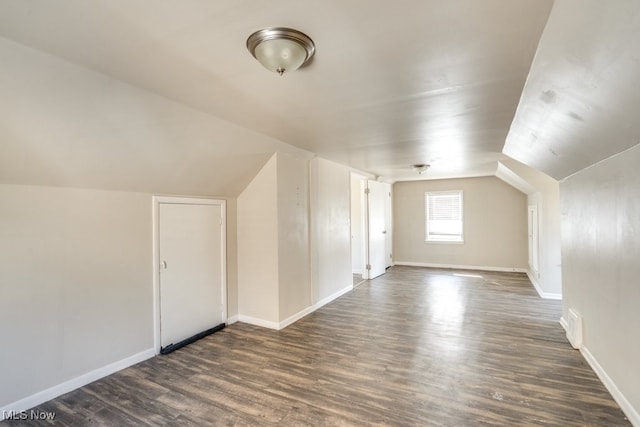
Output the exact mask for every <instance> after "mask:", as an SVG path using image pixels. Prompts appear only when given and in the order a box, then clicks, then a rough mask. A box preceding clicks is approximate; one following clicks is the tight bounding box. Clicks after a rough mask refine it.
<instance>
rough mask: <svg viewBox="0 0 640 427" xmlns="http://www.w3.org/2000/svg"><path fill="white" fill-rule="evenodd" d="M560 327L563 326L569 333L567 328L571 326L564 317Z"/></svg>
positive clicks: (561, 319)
mask: <svg viewBox="0 0 640 427" xmlns="http://www.w3.org/2000/svg"><path fill="white" fill-rule="evenodd" d="M560 326H562V329H564V331H565V332H567V328H568V327H569V324H568V323H567V320H566V319H565V318H564V317H561V318H560Z"/></svg>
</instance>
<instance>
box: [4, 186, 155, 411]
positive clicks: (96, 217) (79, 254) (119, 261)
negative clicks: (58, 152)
mask: <svg viewBox="0 0 640 427" xmlns="http://www.w3.org/2000/svg"><path fill="white" fill-rule="evenodd" d="M0 199H2V203H0V260H1V262H2V268H0V301H2V309H1V310H0V336H1V337H2V350H1V351H0V378H1V379H2V380H1V381H0V408H2V407H5V406H6V405H9V404H11V403H14V402H17V401H19V400H20V399H24V398H27V397H29V396H31V395H33V394H35V393H37V392H41V391H43V390H46V389H48V388H50V387H54V386H56V385H58V384H61V383H63V382H65V381H69V380H72V379H74V378H76V377H78V376H81V375H83V374H86V373H88V372H90V371H93V370H96V369H99V368H102V367H104V366H106V365H109V364H111V363H113V362H115V361H119V360H122V359H125V358H127V357H130V356H133V355H136V354H138V353H140V352H144V351H147V350H151V349H152V347H153V285H152V264H151V263H152V228H151V221H152V215H151V209H152V204H151V196H150V195H146V194H140V193H121V192H109V191H97V190H80V189H69V188H49V187H35V186H19V185H0ZM152 354H153V353H152Z"/></svg>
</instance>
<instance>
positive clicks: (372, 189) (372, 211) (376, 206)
mask: <svg viewBox="0 0 640 427" xmlns="http://www.w3.org/2000/svg"><path fill="white" fill-rule="evenodd" d="M367 187H368V193H367V222H368V224H367V225H368V227H367V231H368V233H367V234H368V238H367V240H368V242H367V248H368V250H367V252H368V266H367V267H368V272H369V274H368V278H369V279H373V278H375V277H378V276H380V275H381V274H384V272H385V270H386V266H387V265H386V253H387V239H386V233H387V230H386V225H385V203H386V197H388V195H387V193H388V191H387V187H386V185H385V184H384V183H382V182H378V181H367Z"/></svg>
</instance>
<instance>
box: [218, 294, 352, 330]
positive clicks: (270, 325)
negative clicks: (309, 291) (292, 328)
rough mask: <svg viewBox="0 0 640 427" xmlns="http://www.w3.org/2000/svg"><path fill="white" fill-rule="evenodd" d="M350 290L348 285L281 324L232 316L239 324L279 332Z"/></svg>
mask: <svg viewBox="0 0 640 427" xmlns="http://www.w3.org/2000/svg"><path fill="white" fill-rule="evenodd" d="M351 290H353V285H349V286H347V287H345V288H343V289H340V290H339V291H338V292H334V293H333V294H331V295H329V296H328V297H325V298H323V299H321V300H320V301H318V302H317V303H315V304H313V305H310V306H309V307H307V308H304V309H302V310H300V311H299V312H297V313H296V314H294V315H292V316H289V317H287V318H286V319H284V320H283V321H282V322H272V321H269V320H264V319H258V318H256V317H250V316H245V315H243V314H239V315H238V316H234V318H235V319H237V321H239V322H243V323H248V324H250V325H255V326H261V327H263V328H269V329H275V330H278V331H279V330H281V329H284V328H286V327H287V326H289V325H291V324H292V323H294V322H297V321H298V320H300V319H302V318H303V317H305V316H306V315H308V314H311V313H313V312H314V311H316V310H317V309H319V308H321V307H323V306H325V305H327V304H329V303H330V302H331V301H333V300H335V299H336V298H339V297H341V296H342V295H344V294H346V293H347V292H349V291H351ZM229 323H231V322H229Z"/></svg>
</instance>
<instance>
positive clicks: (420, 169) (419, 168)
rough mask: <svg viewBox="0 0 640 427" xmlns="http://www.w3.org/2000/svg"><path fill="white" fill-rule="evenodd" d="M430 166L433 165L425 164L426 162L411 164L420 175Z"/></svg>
mask: <svg viewBox="0 0 640 427" xmlns="http://www.w3.org/2000/svg"><path fill="white" fill-rule="evenodd" d="M430 167H431V165H427V164H424V163H419V164H417V165H411V169H413V170H414V171H416V172H418V174H419V175H422V173H423V172H425V171H426V170H427V169H429V168H430Z"/></svg>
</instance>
